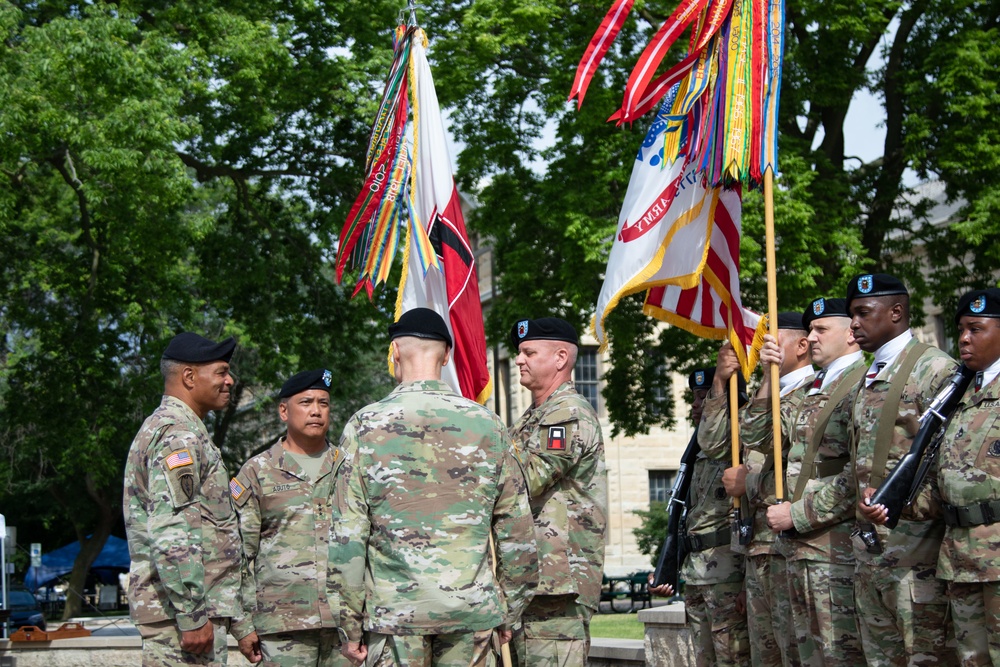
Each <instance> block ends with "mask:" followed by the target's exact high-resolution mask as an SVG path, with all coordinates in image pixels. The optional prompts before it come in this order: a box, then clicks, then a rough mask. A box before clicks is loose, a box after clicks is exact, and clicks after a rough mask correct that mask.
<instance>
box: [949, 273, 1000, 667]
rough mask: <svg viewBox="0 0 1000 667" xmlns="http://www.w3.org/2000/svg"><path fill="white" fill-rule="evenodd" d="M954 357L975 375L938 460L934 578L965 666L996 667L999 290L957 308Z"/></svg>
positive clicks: (999, 610) (999, 633) (999, 645)
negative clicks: (940, 525) (939, 535)
mask: <svg viewBox="0 0 1000 667" xmlns="http://www.w3.org/2000/svg"><path fill="white" fill-rule="evenodd" d="M955 318H956V319H957V320H958V334H959V335H958V350H959V355H960V356H961V358H962V362H963V363H964V364H965V365H966V366H967V367H968V368H969V369H970V370H974V371H976V379H975V381H974V382H973V383H971V384H970V386H969V388H968V389H967V390H966V392H965V395H964V396H963V397H962V402H961V403H960V404H959V407H958V408H957V409H956V410H955V412H954V414H953V415H952V417H951V421H950V422H949V423H948V427H947V431H946V433H945V436H944V440H943V441H942V444H941V450H940V454H939V459H938V486H939V487H940V489H941V499H942V500H943V501H944V503H945V505H944V521H945V524H946V528H945V533H944V540H943V541H942V542H941V554H940V556H939V558H938V564H937V576H938V577H939V578H940V579H944V580H946V581H947V588H948V601H949V604H950V607H951V620H952V623H953V624H954V630H955V637H956V639H957V643H958V659H959V660H960V661H961V664H962V665H990V664H992V665H1000V558H998V557H997V544H1000V523H998V521H1000V411H998V410H997V408H998V407H1000V381H998V380H997V375H998V374H1000V319H998V318H1000V289H997V288H995V287H991V288H989V289H984V290H975V291H972V292H969V293H967V294H965V295H963V296H962V298H961V299H960V300H959V302H958V312H957V313H956V315H955Z"/></svg>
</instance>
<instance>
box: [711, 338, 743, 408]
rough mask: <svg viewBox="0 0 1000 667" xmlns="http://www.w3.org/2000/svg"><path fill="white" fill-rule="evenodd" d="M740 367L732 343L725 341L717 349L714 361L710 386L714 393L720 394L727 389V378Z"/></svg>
mask: <svg viewBox="0 0 1000 667" xmlns="http://www.w3.org/2000/svg"><path fill="white" fill-rule="evenodd" d="M739 368H740V359H739V357H737V356H736V350H734V349H733V346H732V344H730V342H729V341H726V342H725V343H723V344H722V348H721V349H720V350H719V356H718V357H717V358H716V361H715V379H714V380H713V381H712V388H713V389H714V390H715V394H716V395H721V394H722V393H723V392H725V391H727V389H726V386H727V385H728V384H729V378H730V377H732V376H733V374H734V373H735V372H736V371H738V370H739Z"/></svg>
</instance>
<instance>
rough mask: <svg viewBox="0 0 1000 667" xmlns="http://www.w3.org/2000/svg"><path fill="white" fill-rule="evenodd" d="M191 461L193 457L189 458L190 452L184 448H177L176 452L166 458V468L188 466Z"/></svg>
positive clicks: (192, 461)
mask: <svg viewBox="0 0 1000 667" xmlns="http://www.w3.org/2000/svg"><path fill="white" fill-rule="evenodd" d="M193 463H194V459H192V458H191V453H190V452H189V451H188V450H186V449H178V450H177V451H176V452H174V453H172V454H171V455H170V456H168V457H167V460H166V464H167V470H173V469H174V468H180V467H181V466H189V465H192V464H193Z"/></svg>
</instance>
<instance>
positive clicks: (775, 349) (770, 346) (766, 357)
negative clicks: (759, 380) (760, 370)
mask: <svg viewBox="0 0 1000 667" xmlns="http://www.w3.org/2000/svg"><path fill="white" fill-rule="evenodd" d="M782 357H784V351H783V350H782V349H781V348H780V347H779V346H778V341H777V340H776V339H775V337H774V336H772V335H771V334H765V335H764V345H763V346H761V348H760V363H761V364H762V365H763V366H764V367H765V369H766V368H767V367H768V366H770V365H771V364H777V365H778V366H781V360H782Z"/></svg>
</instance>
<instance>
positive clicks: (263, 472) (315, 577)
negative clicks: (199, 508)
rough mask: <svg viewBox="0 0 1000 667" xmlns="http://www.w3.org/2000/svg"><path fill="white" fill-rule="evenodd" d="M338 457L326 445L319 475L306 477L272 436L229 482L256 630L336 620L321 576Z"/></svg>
mask: <svg viewBox="0 0 1000 667" xmlns="http://www.w3.org/2000/svg"><path fill="white" fill-rule="evenodd" d="M342 459H343V457H342V456H341V452H340V450H339V449H337V448H336V447H328V448H327V450H326V456H325V457H324V459H323V463H322V466H321V467H320V473H319V477H318V478H317V479H316V480H309V479H307V478H306V475H305V473H304V471H303V470H302V468H301V466H299V464H298V463H297V462H296V461H295V459H294V458H292V457H291V456H288V455H286V453H285V449H284V447H282V443H281V442H278V443H277V444H275V445H274V446H273V447H271V448H270V449H268V450H267V451H266V452H264V453H262V454H259V455H257V456H255V457H253V458H252V459H250V460H249V461H247V462H246V463H245V464H244V465H243V468H242V469H241V470H240V473H239V474H238V475H237V476H236V477H234V478H233V480H232V481H231V482H230V490H231V492H232V495H233V503H234V504H235V505H236V510H237V512H239V516H240V533H241V534H242V536H243V553H244V555H245V557H246V558H245V563H246V565H245V571H244V573H243V607H244V609H245V610H246V613H247V615H248V616H252V617H253V624H254V627H255V629H256V630H257V632H258V633H259V634H268V633H275V632H291V631H293V630H314V629H318V628H332V627H336V626H337V619H336V618H335V617H334V615H333V612H332V611H331V609H330V605H329V603H328V600H327V597H326V574H327V557H328V555H329V548H330V545H329V540H330V523H331V519H332V513H331V507H330V497H331V496H332V494H333V481H334V479H335V477H336V474H337V469H338V468H339V467H340V462H341V461H342ZM336 611H337V612H338V614H339V611H340V610H339V609H338V610H336Z"/></svg>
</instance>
